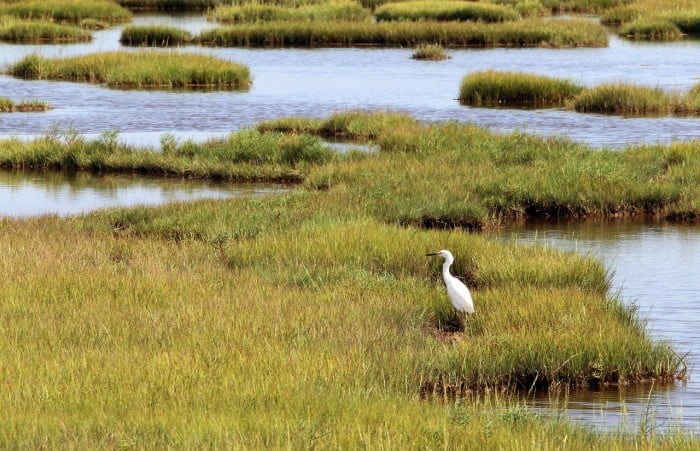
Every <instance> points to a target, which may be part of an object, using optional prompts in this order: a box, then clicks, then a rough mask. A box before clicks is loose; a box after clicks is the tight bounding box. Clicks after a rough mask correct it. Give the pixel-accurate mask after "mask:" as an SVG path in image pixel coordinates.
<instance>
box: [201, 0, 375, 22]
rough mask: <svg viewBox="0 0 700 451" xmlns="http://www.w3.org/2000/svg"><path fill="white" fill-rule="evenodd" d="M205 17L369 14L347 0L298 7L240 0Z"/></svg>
mask: <svg viewBox="0 0 700 451" xmlns="http://www.w3.org/2000/svg"><path fill="white" fill-rule="evenodd" d="M209 17H210V18H211V19H212V20H215V21H217V22H221V23H230V24H233V23H236V24H238V23H251V22H252V23H255V22H270V21H354V22H363V21H368V20H369V18H370V13H369V10H367V9H365V8H363V7H362V6H361V5H360V4H359V3H357V2H354V1H348V0H341V1H331V2H328V3H318V4H302V5H300V6H298V7H289V6H285V5H277V4H268V3H244V4H240V5H238V4H234V5H226V6H219V7H217V8H216V9H214V10H213V11H212V12H211V13H210V14H209Z"/></svg>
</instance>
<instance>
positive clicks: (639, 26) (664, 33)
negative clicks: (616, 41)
mask: <svg viewBox="0 0 700 451" xmlns="http://www.w3.org/2000/svg"><path fill="white" fill-rule="evenodd" d="M681 35H682V33H681V30H680V29H679V28H678V27H677V26H676V25H674V24H673V23H671V22H669V21H668V20H664V19H657V20H648V19H637V20H635V21H634V22H631V23H629V24H627V25H623V26H622V28H620V36H623V37H627V38H631V39H645V40H653V41H673V40H676V39H678V38H680V37H681Z"/></svg>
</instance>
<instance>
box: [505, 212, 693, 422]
mask: <svg viewBox="0 0 700 451" xmlns="http://www.w3.org/2000/svg"><path fill="white" fill-rule="evenodd" d="M496 236H497V237H499V238H500V239H514V240H517V241H519V242H526V243H538V244H542V245H547V246H554V247H557V248H563V249H568V250H575V251H577V252H580V253H586V254H592V255H594V256H596V257H598V258H600V259H602V260H603V261H604V262H605V264H606V266H607V267H608V268H610V269H611V270H612V271H613V276H612V278H613V290H619V293H620V295H621V297H622V299H623V301H624V302H635V303H636V304H637V305H638V306H639V314H641V315H643V316H644V317H645V318H646V319H647V320H648V326H649V327H648V330H649V332H650V333H651V334H652V336H654V337H656V338H659V339H663V340H669V341H670V342H671V343H672V344H673V346H674V349H675V350H676V351H677V352H678V353H679V354H681V355H683V354H686V353H687V354H688V366H689V370H690V373H691V375H690V379H689V380H688V381H687V382H679V383H677V384H675V385H671V386H668V387H655V389H654V390H653V391H652V392H650V391H649V388H650V387H648V386H647V387H638V388H626V389H623V390H622V391H619V392H618V391H616V390H603V391H599V392H590V391H588V392H586V391H583V392H575V393H571V394H569V398H568V402H567V408H568V414H570V415H571V416H572V417H574V418H581V419H583V420H585V421H586V422H588V423H593V424H598V425H601V426H611V427H617V426H618V425H619V424H620V422H622V423H623V424H625V423H627V424H631V425H633V426H634V425H636V424H638V423H639V421H640V420H643V419H644V418H645V415H646V412H647V411H648V410H650V413H651V414H652V417H653V418H654V419H655V421H656V423H657V425H658V426H664V427H670V426H673V425H675V424H676V422H677V421H678V420H679V419H680V420H681V424H682V425H683V426H685V427H687V428H689V429H691V430H694V431H695V432H697V433H700V379H698V378H697V376H695V377H694V370H697V369H698V365H697V364H698V362H699V361H700V278H699V277H698V276H699V275H700V226H697V225H695V226H688V225H668V224H665V223H663V222H641V221H635V220H611V221H585V222H561V223H552V222H542V223H529V224H527V225H522V226H514V227H510V228H507V229H505V230H501V231H499V232H497V233H496ZM558 401H559V402H560V401H561V399H560V400H558ZM533 404H534V405H535V406H538V407H550V406H552V403H550V400H549V399H546V398H536V399H535V400H534V401H533ZM554 405H556V402H555V403H554Z"/></svg>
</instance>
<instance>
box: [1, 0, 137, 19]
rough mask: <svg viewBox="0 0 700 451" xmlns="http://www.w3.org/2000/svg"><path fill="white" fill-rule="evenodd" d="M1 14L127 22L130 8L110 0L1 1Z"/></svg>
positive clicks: (27, 17)
mask: <svg viewBox="0 0 700 451" xmlns="http://www.w3.org/2000/svg"><path fill="white" fill-rule="evenodd" d="M0 15H9V16H17V17H20V18H23V19H42V20H46V19H49V20H54V21H58V22H72V23H78V22H80V21H81V20H82V19H97V20H103V21H108V22H125V21H128V20H129V19H131V13H130V12H129V10H127V9H124V8H122V7H120V6H119V5H117V4H116V3H114V2H112V1H109V0H91V1H85V0H40V1H39V0H27V1H19V2H3V3H0Z"/></svg>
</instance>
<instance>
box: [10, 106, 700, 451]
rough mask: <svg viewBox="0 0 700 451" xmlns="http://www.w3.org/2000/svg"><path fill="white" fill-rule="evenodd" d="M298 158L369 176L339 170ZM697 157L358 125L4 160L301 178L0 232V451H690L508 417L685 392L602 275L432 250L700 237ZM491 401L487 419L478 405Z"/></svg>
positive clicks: (404, 123)
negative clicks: (639, 386) (688, 221)
mask: <svg viewBox="0 0 700 451" xmlns="http://www.w3.org/2000/svg"><path fill="white" fill-rule="evenodd" d="M276 129H278V130H277V131H276ZM302 131H303V132H302ZM308 133H315V134H317V135H323V136H344V137H348V138H357V139H373V140H375V141H376V142H377V143H379V144H380V145H381V150H380V151H379V152H376V153H371V154H352V155H347V156H341V155H338V154H335V153H333V152H332V151H330V150H329V149H327V148H325V147H324V146H322V145H321V144H320V142H319V141H318V140H317V139H316V138H313V137H311V136H309V135H308ZM699 148H700V147H698V146H697V144H696V143H686V144H681V143H674V144H671V145H668V146H662V145H656V146H643V147H635V148H629V149H626V150H616V151H606V150H602V151H601V150H595V149H591V148H587V147H585V146H583V145H581V144H576V143H573V142H570V141H567V140H562V139H556V138H550V139H543V138H538V137H535V136H529V135H523V134H518V133H513V134H507V135H499V134H494V133H491V132H489V131H486V130H484V129H480V128H478V127H475V126H473V125H465V124H458V123H442V124H420V123H418V122H416V121H415V120H414V119H412V118H410V117H408V116H405V115H401V114H394V113H375V114H367V113H363V112H359V111H352V112H347V113H338V114H335V115H332V116H331V117H328V118H325V119H311V118H288V119H285V120H281V121H276V122H274V123H273V122H268V123H265V124H261V125H260V127H259V130H257V131H254V130H245V131H241V132H237V133H234V134H232V135H231V136H230V137H228V138H225V139H221V140H215V141H212V142H209V143H204V144H201V145H200V144H194V143H190V142H187V143H182V144H180V143H177V142H175V141H174V140H173V139H172V138H169V137H164V138H163V140H162V149H161V152H153V151H151V152H149V151H148V150H147V149H128V148H126V147H125V146H123V145H121V144H119V143H118V142H117V137H116V135H114V134H105V135H103V136H102V137H101V138H100V139H98V140H96V141H85V140H84V139H82V138H80V137H79V136H77V135H75V134H66V135H64V136H58V135H56V136H47V137H45V138H42V139H39V140H35V141H32V142H28V143H21V142H19V141H18V140H6V141H4V142H2V143H1V144H0V159H2V161H5V162H8V161H9V162H12V163H11V164H6V166H12V167H34V168H40V167H63V168H74V169H75V168H85V169H89V170H100V171H109V170H113V169H114V168H113V167H111V166H109V163H108V162H109V161H117V160H119V161H121V163H119V164H121V165H123V166H126V165H125V164H123V162H125V161H127V160H132V161H141V162H143V161H158V162H159V163H158V164H157V165H154V167H155V166H158V167H159V171H160V173H162V174H172V173H174V172H170V171H169V170H168V169H167V168H168V167H175V166H177V165H182V166H183V167H184V166H187V167H189V168H197V169H198V170H199V171H201V174H204V175H205V176H209V177H212V176H213V175H214V174H216V171H217V170H218V169H216V168H222V167H223V168H233V169H231V170H232V171H242V169H241V168H244V167H248V168H250V169H251V170H255V171H257V172H258V173H259V174H267V175H265V176H263V177H261V178H262V179H265V178H266V177H267V176H268V175H269V174H272V173H273V169H271V168H279V169H278V170H280V171H288V170H290V168H293V170H294V171H296V173H297V174H298V176H297V177H298V178H297V180H298V181H301V182H303V187H301V188H300V189H298V190H297V191H295V192H293V193H291V194H286V195H277V196H271V197H266V198H255V199H231V200H218V201H200V202H194V203H176V204H171V205H167V206H162V207H158V208H148V207H139V208H118V209H110V210H108V211H102V212H97V213H94V214H91V215H88V216H84V217H78V218H71V219H65V220H62V219H58V218H52V217H48V218H40V219H32V220H23V221H16V220H0V230H2V233H3V237H4V239H3V240H2V241H1V242H0V255H2V256H3V258H0V272H2V273H3V274H8V275H10V277H3V278H0V290H1V291H2V293H3V296H2V297H1V298H0V311H2V312H3V314H2V315H0V318H2V319H3V320H4V321H5V323H4V324H3V327H1V328H0V350H1V351H0V355H8V356H12V358H11V359H9V360H7V359H6V360H7V361H6V362H5V363H4V364H3V371H2V372H0V384H2V386H3V387H4V389H3V390H2V391H0V406H2V409H1V410H0V444H1V445H2V446H3V447H5V448H12V447H19V448H22V447H31V445H36V444H41V445H43V446H45V447H57V448H71V447H75V448H96V447H97V448H99V447H123V446H130V447H140V448H153V447H166V446H169V447H178V448H198V447H214V448H221V447H224V448H236V447H243V448H260V447H266V448H269V447H291V448H303V447H309V446H314V447H322V448H326V447H340V448H356V447H360V446H368V447H387V448H434V447H447V448H467V447H469V448H471V447H477V448H480V449H481V448H486V449H490V448H499V447H500V448H518V447H521V448H522V447H523V446H524V447H527V446H528V444H530V443H533V444H535V445H533V447H537V448H539V447H542V446H545V447H552V448H554V447H563V448H565V449H590V448H594V449H595V448H598V449H626V448H628V447H629V446H635V447H639V448H653V449H694V447H696V445H697V440H696V438H694V437H693V436H692V435H684V434H683V433H682V432H679V431H671V432H670V433H668V434H664V435H660V434H657V433H656V432H655V431H653V430H652V431H648V430H646V429H644V430H641V428H640V432H639V433H634V432H633V433H631V434H626V433H624V432H620V433H602V434H599V433H594V432H592V431H590V430H587V429H584V428H579V427H575V426H573V425H572V424H571V423H569V422H567V421H566V420H563V419H556V418H544V417H540V416H538V415H537V414H535V413H534V412H533V411H531V410H529V409H527V408H526V407H523V406H521V405H518V404H517V403H513V402H511V401H509V399H508V398H507V397H502V396H501V393H503V392H502V391H501V390H507V389H508V388H510V389H513V388H524V389H531V388H546V387H557V386H560V387H561V386H583V387H590V386H592V387H599V386H605V385H616V384H631V383H635V382H639V381H645V380H649V379H652V378H653V379H655V380H656V381H657V383H660V382H662V381H664V380H669V379H670V378H672V377H674V376H676V375H679V374H678V373H679V371H681V368H680V367H681V366H682V362H681V361H680V359H679V357H678V356H677V355H676V354H675V353H674V352H673V351H672V349H671V348H670V347H669V345H668V344H666V343H663V342H659V341H654V340H652V339H651V338H650V337H649V336H648V335H647V333H646V331H645V327H644V324H643V321H642V320H641V319H640V318H639V317H638V315H637V314H636V312H635V310H634V308H630V307H625V306H623V305H622V304H621V302H620V300H618V299H617V298H615V297H614V296H612V295H611V294H610V292H609V285H610V283H609V277H608V273H607V271H606V269H605V268H604V267H603V266H602V265H601V264H600V263H599V262H597V261H595V260H594V259H592V258H591V257H585V256H579V255H576V254H573V253H567V252H563V251H557V250H554V249H546V248H540V247H530V246H525V245H520V244H517V243H500V242H496V241H494V240H490V239H488V238H487V237H486V236H482V235H478V234H468V233H464V232H461V231H449V230H424V229H425V228H443V227H444V228H450V227H454V226H464V227H466V226H468V224H473V225H474V226H482V225H487V224H489V223H492V221H498V220H500V219H503V218H508V217H514V216H520V215H531V216H535V215H540V214H551V215H554V214H566V213H567V212H568V213H569V214H573V213H576V214H580V215H583V214H591V215H593V214H621V213H632V212H637V213H641V212H649V213H657V214H672V213H674V214H679V213H681V212H685V213H686V214H687V215H686V217H687V218H689V217H690V216H689V215H690V213H692V212H694V213H695V214H696V216H695V218H696V219H697V218H698V216H697V212H698V209H700V204H698V202H697V200H698V199H700V191H699V190H698V186H700V185H698V184H697V183H691V179H690V178H692V177H693V176H694V174H697V173H698V169H699V168H700V153H699V152H698V149H699ZM98 156H99V157H100V158H102V160H101V161H102V162H101V163H99V164H95V163H94V162H95V161H98ZM110 159H113V160H110ZM149 159H153V160H149ZM49 161H54V162H56V161H58V163H56V164H54V163H47V162H49ZM32 162H33V163H32ZM83 162H84V163H83ZM30 163H31V164H30ZM133 167H134V168H142V167H144V165H143V164H140V165H139V164H134V166H133ZM135 170H138V169H135ZM177 173H178V174H187V175H192V174H191V173H187V172H177ZM465 174H469V175H471V176H469V177H465V176H464V175H465ZM270 179H274V177H273V176H270ZM682 208H685V210H683V209H682ZM477 213H478V214H479V215H476V214H477ZM410 226H418V227H410ZM440 248H449V249H451V250H452V251H453V252H454V254H455V255H456V257H457V261H456V264H455V266H454V268H453V270H454V273H455V274H457V275H459V276H461V277H463V278H465V279H466V280H467V281H468V283H469V285H470V286H471V287H472V288H473V294H474V299H475V304H476V308H477V315H476V316H474V317H472V318H470V319H469V320H468V321H467V322H466V324H464V325H460V324H459V321H457V320H456V318H455V315H454V313H453V311H452V308H451V306H450V303H449V301H448V299H447V296H446V294H445V292H444V287H443V285H442V283H441V281H440V275H439V271H440V263H439V262H436V261H433V260H429V259H426V258H425V257H424V256H423V255H424V254H425V253H426V252H428V251H435V250H438V249H440ZM46 274H51V275H52V276H51V277H46ZM56 349H59V350H60V353H59V354H57V352H56ZM681 375H682V374H681ZM482 392H489V393H495V394H496V395H495V396H490V397H474V396H472V394H473V393H482ZM319 393H322V396H319ZM432 397H436V398H439V399H440V400H442V401H443V402H431V401H430V399H426V398H432ZM563 417H564V418H565V416H563Z"/></svg>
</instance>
